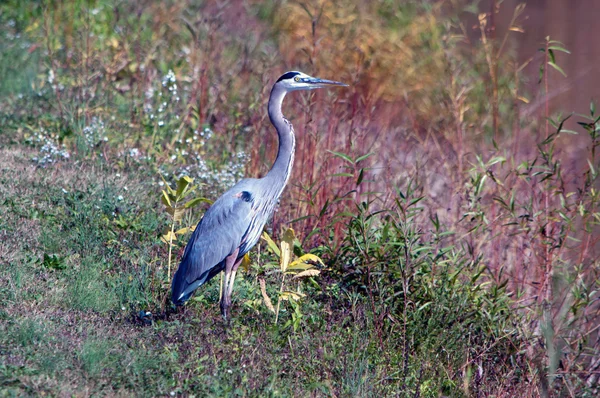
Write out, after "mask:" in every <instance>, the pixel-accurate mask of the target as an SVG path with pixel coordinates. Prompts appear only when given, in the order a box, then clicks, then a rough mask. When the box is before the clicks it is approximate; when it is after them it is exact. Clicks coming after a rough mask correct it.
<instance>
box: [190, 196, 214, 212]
mask: <svg viewBox="0 0 600 398" xmlns="http://www.w3.org/2000/svg"><path fill="white" fill-rule="evenodd" d="M200 203H208V204H209V205H211V204H212V200H210V199H206V198H194V199H192V200H190V201H189V202H187V203H186V204H184V205H183V207H185V208H186V209H191V208H192V207H196V206H198V205H199V204H200Z"/></svg>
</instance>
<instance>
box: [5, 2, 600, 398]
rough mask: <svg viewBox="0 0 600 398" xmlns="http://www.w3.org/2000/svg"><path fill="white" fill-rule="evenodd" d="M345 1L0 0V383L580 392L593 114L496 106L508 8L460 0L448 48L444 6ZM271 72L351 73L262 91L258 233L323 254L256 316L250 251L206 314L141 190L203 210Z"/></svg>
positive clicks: (337, 391)
mask: <svg viewBox="0 0 600 398" xmlns="http://www.w3.org/2000/svg"><path fill="white" fill-rule="evenodd" d="M344 5H345V6H344V7H342V8H341V9H340V8H332V7H331V5H330V4H329V3H325V4H323V3H321V2H317V1H308V2H304V3H303V4H302V5H300V4H296V3H293V4H292V3H290V4H287V3H279V2H267V3H264V4H260V5H246V4H245V5H244V6H243V7H242V6H240V7H238V8H237V9H238V13H237V14H235V15H233V14H231V13H230V12H227V11H226V10H224V9H220V8H219V7H220V6H218V5H215V4H208V3H207V4H203V5H197V4H192V2H187V1H172V2H160V3H145V2H137V1H133V2H127V3H122V2H121V3H118V2H117V3H115V2H113V1H109V0H105V1H97V2H92V3H89V2H86V1H81V0H73V1H68V2H62V3H60V4H52V5H48V6H44V7H42V6H41V5H36V6H32V7H25V8H24V7H23V6H22V4H21V2H18V1H8V2H5V3H3V4H2V5H1V6H0V26H2V27H3V29H0V31H2V32H1V33H0V48H1V49H2V56H1V57H0V82H2V85H1V86H0V94H1V95H0V97H1V99H0V126H2V127H1V129H2V130H1V131H0V147H1V149H0V357H1V359H2V360H1V361H0V396H23V395H25V396H38V395H43V394H46V395H60V396H62V395H78V396H79V395H81V396H91V395H108V396H115V395H127V396H129V395H139V396H155V395H182V396H187V395H195V396H399V395H400V396H414V397H417V396H424V397H438V396H524V397H535V396H548V397H549V396H595V394H597V392H598V383H597V381H598V378H597V377H596V376H597V372H598V369H599V366H600V362H598V360H597V358H598V353H599V352H600V347H599V346H598V340H597V338H596V337H597V333H598V329H597V324H598V311H597V294H598V291H599V290H600V286H599V285H598V280H599V279H600V278H598V276H599V275H600V274H599V272H600V271H599V268H598V261H597V254H596V246H597V240H598V239H597V237H596V235H597V234H596V230H597V224H598V210H597V203H598V194H597V189H596V187H597V182H598V179H597V175H598V173H597V170H598V167H600V166H599V163H598V154H597V153H596V148H597V146H598V144H599V142H600V138H599V135H598V133H597V132H598V116H597V114H596V110H595V108H594V107H593V106H592V107H591V108H590V110H589V111H587V110H586V112H582V113H584V114H585V115H586V116H584V115H574V116H573V118H574V119H577V121H578V122H579V125H578V126H577V128H578V131H577V133H578V134H579V135H572V134H573V133H574V132H573V131H570V130H568V129H566V128H565V127H564V126H565V125H564V124H563V119H562V118H561V117H558V116H555V115H551V114H549V112H548V111H547V107H545V106H544V108H546V109H544V112H543V113H544V116H547V119H546V120H548V121H547V122H545V121H543V120H542V121H540V120H538V119H535V118H530V117H526V116H523V114H524V113H525V112H521V108H520V107H521V106H522V105H521V104H522V102H523V100H526V96H531V97H532V98H533V97H534V95H535V93H522V92H520V91H519V87H520V85H519V84H520V82H521V81H522V80H523V79H524V78H525V77H524V76H522V75H520V71H521V70H522V68H521V66H519V65H516V63H515V58H514V56H513V55H512V53H511V48H510V42H511V38H512V36H510V35H513V34H516V33H514V32H516V31H518V30H519V29H517V28H519V26H518V24H519V23H520V22H521V17H522V12H523V9H522V8H521V7H519V8H517V9H516V10H515V18H514V19H513V21H512V22H511V27H510V28H509V30H507V33H506V34H507V36H506V37H507V39H506V41H504V37H503V36H502V35H500V34H499V33H498V37H499V39H498V42H496V41H495V40H496V39H493V38H491V37H488V36H487V35H488V33H489V31H488V30H486V29H487V28H486V26H487V25H486V24H487V23H491V24H493V19H490V18H489V17H490V16H489V15H487V16H486V15H482V17H481V18H482V19H480V24H481V32H480V33H481V34H482V37H481V43H468V42H467V39H466V37H465V36H463V35H461V26H460V19H458V17H457V16H458V15H460V13H461V12H462V11H464V10H468V9H469V7H468V6H467V8H461V6H460V5H458V4H456V5H454V7H456V8H448V9H444V10H442V9H441V8H440V7H439V5H435V4H434V5H431V4H429V3H427V4H422V2H418V1H406V2H401V3H399V4H397V5H395V3H393V2H383V3H373V2H345V3H344ZM206 16H210V17H206ZM511 32H512V33H511ZM364 37H369V38H370V41H367V42H365V41H364V40H362V39H361V40H360V43H361V44H360V46H357V44H356V41H357V38H364ZM504 42H506V43H509V44H507V45H504V44H501V43H504ZM551 47H553V48H555V49H554V50H553V51H561V52H562V49H561V50H559V49H557V48H558V47H560V43H558V42H555V41H550V40H549V39H548V42H547V44H546V47H545V48H544V54H543V58H544V61H543V62H544V64H543V65H544V66H545V68H542V69H541V73H542V75H541V79H540V81H542V82H543V86H542V88H541V89H540V91H541V97H540V99H538V100H537V102H539V103H541V104H544V101H546V103H545V104H546V105H547V99H546V100H545V99H544V98H545V97H544V93H545V92H548V90H549V89H550V88H551V87H552V85H553V84H554V83H555V80H556V79H559V78H560V74H558V72H557V73H556V74H555V73H554V72H556V71H557V69H556V68H557V67H559V68H560V66H559V65H558V64H557V63H556V60H555V59H554V55H553V54H550V52H549V51H550V50H552V48H551ZM357 49H358V50H359V51H357ZM399 63H401V65H402V68H401V72H402V73H400V72H399V70H398V67H397V65H398V64H399ZM289 66H293V68H294V69H302V70H304V71H306V72H308V73H311V74H315V75H318V76H322V77H325V78H332V79H335V80H340V81H344V82H348V83H352V85H351V88H349V89H348V90H347V91H335V92H327V93H326V92H318V93H311V94H306V95H297V96H290V98H289V99H288V100H286V104H285V107H284V108H285V109H284V113H285V114H286V115H289V117H290V120H291V121H292V122H293V123H294V126H295V127H296V133H297V136H298V141H297V142H298V148H297V161H296V168H295V174H294V176H293V177H292V179H291V181H292V184H291V186H290V187H288V189H287V190H286V193H285V195H284V197H283V198H282V201H281V205H280V207H279V209H278V211H277V213H276V214H275V216H274V218H273V220H272V222H271V223H270V224H269V225H268V227H267V229H268V232H269V234H270V235H271V236H273V237H274V239H275V241H276V242H278V241H281V240H282V239H283V238H282V237H281V236H280V235H281V234H280V231H285V230H286V229H287V227H288V226H291V227H293V228H294V230H295V231H296V234H297V236H298V237H299V239H298V240H297V241H295V243H294V247H293V250H294V254H295V255H297V256H300V255H302V254H304V253H305V252H310V253H312V254H316V255H318V256H320V257H321V258H322V259H323V260H324V261H325V267H324V268H323V269H320V271H321V272H320V275H319V276H318V277H313V278H307V279H305V280H300V281H298V280H292V279H291V278H288V279H286V289H287V290H290V291H294V292H302V293H305V294H306V296H305V297H304V298H303V299H302V300H298V301H285V300H284V301H281V309H280V313H279V315H278V316H279V319H278V322H274V320H275V315H274V314H272V313H271V312H270V310H269V309H268V307H267V306H266V305H265V302H264V298H263V297H264V295H268V296H270V297H271V298H276V297H279V296H278V295H279V290H280V285H281V281H282V276H281V273H280V271H279V265H278V262H279V260H278V258H277V256H276V255H274V254H273V253H271V252H270V251H269V250H268V249H267V247H266V244H265V243H264V242H261V243H260V245H259V246H258V247H257V249H255V250H253V251H252V253H251V260H252V261H251V265H250V267H249V271H248V272H243V273H242V272H240V273H239V275H238V278H237V281H236V289H235V290H236V291H235V294H234V302H233V308H232V315H233V316H232V319H231V320H230V321H228V322H227V323H226V322H224V321H223V320H222V319H221V317H220V315H219V311H218V298H219V280H218V278H215V279H214V280H213V281H211V282H210V283H209V284H207V286H203V287H202V289H200V291H198V292H197V294H196V296H195V297H194V299H193V300H192V301H191V302H190V303H189V305H187V306H186V307H185V308H184V309H181V310H179V311H174V310H173V309H172V308H171V307H170V305H169V304H168V303H169V301H168V299H169V297H168V294H169V286H170V281H169V278H168V267H169V266H168V264H169V257H170V254H169V247H167V246H166V245H165V244H164V243H163V241H161V237H162V236H164V235H165V233H166V232H167V231H168V230H175V227H174V224H173V223H172V222H173V219H172V218H170V217H169V215H168V214H167V213H166V212H165V211H164V207H165V206H164V204H163V203H161V192H162V191H163V190H165V189H166V187H165V186H164V182H163V179H164V181H166V182H167V183H170V184H171V185H172V186H175V184H174V183H175V181H177V180H178V179H180V177H181V176H182V175H187V176H190V177H191V178H193V179H194V183H193V184H194V185H196V184H199V186H200V188H199V189H198V190H197V191H194V194H193V196H195V197H206V198H208V199H215V198H216V197H217V196H218V195H219V194H220V193H221V192H223V190H224V189H225V188H227V187H229V186H230V185H232V184H233V183H234V182H235V181H236V180H237V179H239V178H240V177H241V176H242V175H250V176H259V175H261V173H263V174H264V172H266V170H268V167H269V166H270V162H271V159H272V158H273V157H274V154H275V151H276V145H275V138H274V134H273V132H272V127H271V126H270V124H269V122H268V118H266V117H265V116H264V109H265V105H266V101H267V98H268V89H269V87H270V84H271V83H272V80H273V78H274V77H275V76H277V75H278V73H279V72H281V71H283V70H285V69H289V68H290V67H289ZM548 66H550V67H551V68H548ZM490 77H491V78H490ZM489 98H492V99H493V100H492V101H491V102H490V101H489V100H488V99H489ZM565 137H567V138H565ZM575 141H577V142H578V143H582V145H583V146H587V151H586V152H585V153H584V155H585V156H583V154H582V153H579V155H578V156H579V157H580V158H585V160H586V161H583V162H578V160H577V159H574V158H573V157H572V155H571V154H570V152H569V150H570V146H569V145H570V143H571V142H575ZM189 199H191V196H190V198H186V200H189ZM206 206H207V204H206V203H204V202H202V203H201V204H200V205H199V206H197V207H194V208H192V209H189V210H187V211H186V212H185V213H184V215H183V219H182V220H181V222H180V224H182V225H183V226H189V225H194V224H195V223H196V222H197V220H198V219H199V218H200V217H201V215H202V212H203V211H204V210H205V209H206ZM180 226H181V225H179V224H178V227H177V228H179V227H180ZM284 227H285V228H284ZM188 236H189V235H185V234H184V235H181V236H180V237H178V238H177V240H175V241H173V242H172V243H173V244H172V246H170V248H171V249H172V251H173V258H180V256H181V254H182V251H183V247H184V244H185V241H186V239H187V237H188ZM261 283H264V288H263V287H262V286H261ZM288 295H289V294H288ZM273 301H274V300H273Z"/></svg>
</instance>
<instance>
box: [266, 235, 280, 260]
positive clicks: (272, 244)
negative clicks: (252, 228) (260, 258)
mask: <svg viewBox="0 0 600 398" xmlns="http://www.w3.org/2000/svg"><path fill="white" fill-rule="evenodd" d="M262 238H263V240H264V241H265V242H267V246H269V248H270V249H271V250H272V251H273V253H275V255H276V256H277V257H280V256H281V252H280V251H279V248H278V247H277V245H276V244H275V242H273V239H271V237H270V236H269V234H267V233H266V232H263V234H262Z"/></svg>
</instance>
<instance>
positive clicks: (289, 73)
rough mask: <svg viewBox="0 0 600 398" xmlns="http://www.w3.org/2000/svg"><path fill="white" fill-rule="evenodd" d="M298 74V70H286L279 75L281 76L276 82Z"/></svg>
mask: <svg viewBox="0 0 600 398" xmlns="http://www.w3.org/2000/svg"><path fill="white" fill-rule="evenodd" d="M299 74H300V73H298V72H287V73H284V74H283V75H281V77H280V78H279V79H277V82H280V81H282V80H285V79H292V78H293V77H294V76H297V75H299Z"/></svg>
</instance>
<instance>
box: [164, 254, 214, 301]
mask: <svg viewBox="0 0 600 398" xmlns="http://www.w3.org/2000/svg"><path fill="white" fill-rule="evenodd" d="M188 261H190V260H189V257H188V256H184V258H183V260H181V264H179V268H178V269H177V272H175V275H173V283H172V284H171V301H173V304H175V305H176V306H181V305H184V304H185V303H186V301H188V300H189V299H190V297H192V294H194V291H195V290H196V289H198V287H199V286H201V285H203V284H204V283H206V282H208V281H209V280H211V279H212V277H214V276H215V275H217V274H218V273H219V272H221V271H222V270H223V268H224V264H223V263H224V262H222V263H220V264H217V265H216V266H214V267H212V268H210V269H209V270H207V271H206V272H204V273H202V274H201V275H200V277H199V278H198V279H196V280H194V281H192V282H189V281H188V278H187V269H188V266H189V265H190V264H189V263H188Z"/></svg>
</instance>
